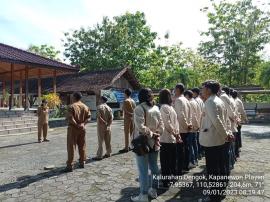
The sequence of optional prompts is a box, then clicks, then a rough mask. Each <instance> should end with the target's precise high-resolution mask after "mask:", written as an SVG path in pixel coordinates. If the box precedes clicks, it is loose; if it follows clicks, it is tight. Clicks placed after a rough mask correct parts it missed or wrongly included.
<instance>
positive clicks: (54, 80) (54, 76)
mask: <svg viewBox="0 0 270 202" xmlns="http://www.w3.org/2000/svg"><path fill="white" fill-rule="evenodd" d="M53 93H54V94H56V70H54V72H53Z"/></svg>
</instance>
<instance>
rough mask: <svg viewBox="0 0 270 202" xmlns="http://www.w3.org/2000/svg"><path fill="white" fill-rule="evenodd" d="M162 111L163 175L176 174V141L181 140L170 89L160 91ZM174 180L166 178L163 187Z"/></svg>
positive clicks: (161, 148) (161, 163)
mask: <svg viewBox="0 0 270 202" xmlns="http://www.w3.org/2000/svg"><path fill="white" fill-rule="evenodd" d="M159 103H160V105H161V108H160V113H161V117H162V120H163V122H164V132H163V133H162V135H161V137H160V143H161V147H160V165H161V174H162V175H163V176H171V175H176V141H178V142H179V141H181V137H180V134H179V123H178V120H177V114H176V112H175V110H174V108H173V107H172V96H171V92H170V90H168V89H163V90H161V91H160V93H159ZM171 183H173V181H169V180H164V181H163V187H169V185H170V184H171Z"/></svg>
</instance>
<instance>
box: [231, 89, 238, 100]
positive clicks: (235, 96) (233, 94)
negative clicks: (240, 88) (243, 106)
mask: <svg viewBox="0 0 270 202" xmlns="http://www.w3.org/2000/svg"><path fill="white" fill-rule="evenodd" d="M231 95H232V97H233V98H237V97H238V92H237V91H236V90H233V91H232V93H231Z"/></svg>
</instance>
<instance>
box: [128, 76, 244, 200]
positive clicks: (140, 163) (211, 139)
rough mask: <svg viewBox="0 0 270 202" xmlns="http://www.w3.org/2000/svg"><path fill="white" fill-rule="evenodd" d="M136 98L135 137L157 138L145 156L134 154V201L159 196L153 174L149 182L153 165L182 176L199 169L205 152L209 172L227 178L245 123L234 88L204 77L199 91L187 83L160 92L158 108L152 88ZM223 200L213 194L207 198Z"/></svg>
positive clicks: (167, 183) (155, 170)
mask: <svg viewBox="0 0 270 202" xmlns="http://www.w3.org/2000/svg"><path fill="white" fill-rule="evenodd" d="M138 98H139V105H138V106H136V108H135V110H134V115H133V118H134V133H133V135H134V138H136V137H138V136H140V135H142V134H144V135H146V136H148V141H149V145H151V144H153V142H154V149H153V150H151V152H149V153H147V154H145V155H138V154H135V156H136V162H137V167H138V171H139V183H140V194H139V195H138V196H135V197H131V200H132V201H135V202H144V201H148V196H150V197H151V198H156V197H157V191H156V188H157V187H156V186H157V184H156V183H155V180H153V178H151V180H149V176H148V170H149V169H150V171H151V175H152V176H153V175H159V174H161V175H162V176H172V175H174V176H177V175H183V174H184V172H186V171H188V170H189V169H192V168H194V167H196V166H197V165H198V160H199V159H201V157H202V156H203V155H204V156H205V160H206V171H207V174H208V175H214V176H229V174H230V170H231V169H232V168H233V165H234V162H235V161H236V160H237V158H238V157H239V152H240V148H241V146H242V142H241V132H240V129H241V124H242V123H243V122H246V121H247V117H246V114H245V111H244V108H243V103H242V101H241V100H240V99H239V98H238V95H237V92H236V91H235V90H233V89H230V88H228V87H223V88H222V89H221V86H220V84H219V83H218V82H216V81H206V82H204V83H203V84H202V88H201V90H200V89H199V88H193V89H191V90H185V87H184V85H183V84H177V85H176V86H175V89H174V90H173V92H171V91H170V90H168V89H163V90H161V91H160V93H159V106H157V105H156V104H155V101H154V99H153V98H154V97H153V94H152V91H151V89H141V90H140V92H139V95H138ZM153 139H154V141H153ZM159 151H160V152H159ZM158 153H160V165H161V173H160V172H159V168H158ZM168 179H169V178H164V180H163V182H162V183H163V187H169V186H170V185H171V184H172V183H173V182H174V181H170V180H168ZM211 189H215V187H212V188H211ZM219 189H220V188H219ZM220 193H221V192H220ZM222 198H223V196H222V195H221V194H218V193H217V192H215V194H210V196H209V197H207V198H206V199H205V201H220V200H221V199H222Z"/></svg>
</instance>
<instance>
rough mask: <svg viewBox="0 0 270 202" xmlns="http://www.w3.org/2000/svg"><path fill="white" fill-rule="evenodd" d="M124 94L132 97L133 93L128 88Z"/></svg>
mask: <svg viewBox="0 0 270 202" xmlns="http://www.w3.org/2000/svg"><path fill="white" fill-rule="evenodd" d="M124 93H125V94H126V95H127V96H128V97H130V96H131V93H132V91H131V90H130V89H129V88H127V89H125V91H124Z"/></svg>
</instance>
